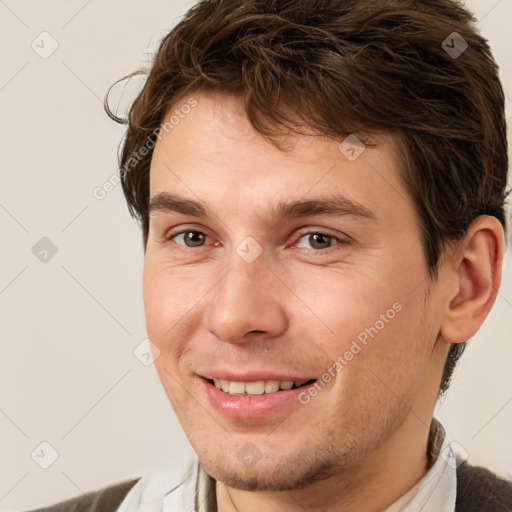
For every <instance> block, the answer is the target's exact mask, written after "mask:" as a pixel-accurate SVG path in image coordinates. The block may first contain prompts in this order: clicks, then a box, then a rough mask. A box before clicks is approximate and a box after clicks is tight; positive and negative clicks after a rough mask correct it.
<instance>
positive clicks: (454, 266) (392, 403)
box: [144, 93, 504, 512]
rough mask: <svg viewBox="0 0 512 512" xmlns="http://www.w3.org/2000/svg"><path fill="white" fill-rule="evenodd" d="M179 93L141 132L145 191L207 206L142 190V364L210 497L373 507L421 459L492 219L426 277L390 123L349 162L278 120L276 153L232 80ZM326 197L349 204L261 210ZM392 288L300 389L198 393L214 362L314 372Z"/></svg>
mask: <svg viewBox="0 0 512 512" xmlns="http://www.w3.org/2000/svg"><path fill="white" fill-rule="evenodd" d="M194 98H195V99H196V100H197V106H196V107H195V108H194V109H193V110H192V111H191V112H190V114H188V115H187V116H186V117H185V118H184V119H182V120H180V123H179V124H178V125H177V126H175V127H174V129H173V130H171V131H170V132H169V133H164V132H162V137H161V140H159V141H158V143H157V145H156V147H155V150H154V154H153V159H152V163H151V171H150V197H151V198H156V197H157V196H160V197H162V194H173V195H175V196H179V197H181V198H183V199H188V200H190V201H194V202H196V203H200V204H201V205H203V206H205V207H206V209H207V210H208V211H209V212H210V213H211V216H198V215H191V214H190V212H189V214H184V213H180V212H177V211H174V210H173V209H170V208H165V207H164V206H165V204H167V206H170V204H169V202H167V203H165V201H160V202H159V203H158V202H156V201H153V206H154V208H153V209H152V212H151V215H150V229H149V236H148V241H147V246H146V252H145V262H144V304H145V313H146V322H147V328H148V335H149V337H150V339H151V340H152V341H153V343H155V345H156V346H158V348H159V350H160V356H159V357H158V358H157V359H156V360H155V365H156V368H157V371H158V374H159V376H160V379H161V381H162V384H163V386H164V389H165V391H166V393H167V395H168V397H169V400H170V402H171V403H172V405H173V407H174V409H175V411H176V414H177V416H178V418H179V420H180V422H181V424H182V426H183V428H184V430H185V432H186V434H187V436H188V437H189V439H190V441H191V443H192V445H193V447H194V449H195V451H196V453H197V455H198V457H199V459H200V460H201V462H202V464H203V466H204V467H205V469H206V470H207V471H208V472H209V473H210V474H211V475H212V476H213V477H214V478H215V479H216V480H217V482H218V483H217V500H218V507H219V510H220V512H231V511H236V510H239V511H244V512H252V511H258V512H261V511H263V512H265V511H278V510H287V511H291V512H294V511H303V510H308V511H328V510H329V511H344V512H352V511H360V510H365V511H367V512H378V511H382V510H384V509H385V508H386V507H387V506H389V505H391V504H392V503H393V502H394V501H396V500H397V499H398V498H399V497H400V496H402V495H403V494H404V493H405V492H407V490H409V489H410V488H411V487H412V486H413V485H414V484H415V483H416V482H418V481H419V480H420V479H421V477H422V476H423V475H424V474H425V472H426V470H427V455H426V448H427V440H428V432H429V426H430V422H431V419H432V415H433V410H434V406H435V403H436V399H437V394H438V390H439V385H440V382H441V376H442V370H443V366H444V361H445V360H446V356H447V354H448V350H449V346H450V343H457V342H461V341H464V340H467V339H469V338H471V337H472V336H473V335H474V334H475V333H476V332H477V330H478V329H479V328H480V326H481V324H482V323H483V321H484V319H485V318H486V316H487V314H488V313H489V311H490V309H491V307H492V305H493V303H494V300H495V298H496V294H497V290H498V288H499V284H500V280H501V262H502V257H503V245H504V235H503V229H502V227H501V225H500V223H499V222H498V221H497V220H496V219H495V218H493V217H488V216H481V217H479V218H478V219H476V220H475V221H474V222H473V223H472V225H471V227H470V229H469V231H468V234H467V236H466V237H465V238H464V240H462V241H460V242H459V243H458V244H455V245H453V246H452V247H450V248H449V249H448V250H447V252H446V254H445V255H444V256H443V258H442V259H441V261H440V264H439V277H438V280H437V281H436V282H434V281H432V280H431V279H430V278H429V277H428V269H427V265H426V261H425V256H424V252H423V248H422V245H421V242H420V235H419V233H420V230H419V224H418V220H417V217H416V215H415V213H414V208H413V206H412V202H411V200H409V199H408V194H407V192H406V190H405V189H404V187H403V185H402V184H401V182H400V179H399V160H398V157H397V154H396V151H395V144H394V139H393V138H392V137H391V136H389V135H386V134H382V133H381V134H375V139H376V140H377V142H378V145H377V147H375V148H367V149H365V151H364V152H363V153H362V154H361V155H360V156H359V157H358V158H357V159H356V160H355V161H349V160H348V159H347V158H346V157H345V156H344V155H343V154H342V153H341V152H340V151H339V150H338V146H339V143H340V141H339V140H338V141H336V140H333V139H330V138H326V137H313V136H306V135H295V134H288V135H287V136H286V137H285V138H283V140H282V141H283V142H284V143H285V145H286V146H287V148H288V149H289V151H281V150H279V149H278V148H276V147H275V146H273V145H272V144H271V143H270V142H269V141H268V140H266V139H264V138H263V137H262V136H261V135H260V134H258V133H257V132H255V131H254V129H253V128H252V127H251V125H250V123H249V121H248V119H247V117H246V115H245V113H244V109H243V102H242V100H240V99H239V98H237V97H236V96H231V95H225V94H212V93H209V94H206V93H197V94H195V95H194ZM187 99H188V98H185V99H184V100H182V103H185V102H186V101H187ZM179 104H181V103H179V102H177V103H176V104H175V105H173V106H172V107H171V108H170V109H169V111H170V112H172V110H173V109H175V108H178V107H179ZM333 195H337V196H343V197H344V198H345V199H346V201H345V203H344V204H345V207H346V206H347V204H348V200H349V201H350V202H351V204H352V206H353V204H356V205H357V206H358V207H359V208H358V209H357V208H356V209H354V208H352V210H349V209H347V208H345V210H346V211H345V212H344V214H339V213H338V214H331V215H327V214H314V213H312V214H308V215H306V216H302V215H301V216H287V217H284V218H281V217H279V216H272V217H270V215H269V211H270V208H271V207H272V206H274V205H276V204H278V203H280V202H290V201H295V200H296V201H305V200H312V199H318V200H322V199H325V198H326V197H327V196H333ZM361 207H362V208H361ZM363 211H364V213H365V214H364V215H361V213H362V212H363ZM368 212H369V213H370V215H367V214H368ZM184 231H185V232H187V233H188V232H189V231H192V233H190V234H189V236H190V235H192V238H193V240H194V241H195V243H194V244H193V245H192V246H191V245H190V240H189V239H187V238H186V237H185V236H184V235H183V234H181V235H179V233H183V232H184ZM308 232H311V233H319V234H324V237H322V236H320V238H318V237H316V239H313V235H311V234H307V233H308ZM246 237H252V238H254V239H255V240H256V241H257V243H258V244H259V246H260V247H261V249H262V253H261V254H260V255H259V256H258V257H257V258H256V259H255V260H254V261H252V262H251V263H248V262H247V261H245V260H244V259H243V258H242V257H241V256H240V254H239V253H237V251H236V248H237V246H238V245H239V244H240V243H241V242H242V241H243V240H244V239H245V238H246ZM315 240H316V241H315ZM396 303H399V304H400V305H401V306H402V309H401V311H400V312H399V313H397V314H396V316H395V317H394V318H393V319H392V320H390V321H389V322H388V323H386V324H385V326H384V327H383V328H382V329H380V330H379V332H378V334H377V335H376V336H375V337H374V338H371V339H370V340H369V341H368V344H367V345H366V346H364V347H363V348H362V350H361V351H360V352H359V353H358V354H357V355H356V356H354V358H353V359H352V360H351V361H350V362H349V363H348V364H347V365H346V366H345V367H344V368H343V370H342V371H340V372H339V373H337V375H336V378H334V379H332V380H331V381H330V382H329V383H328V384H327V385H326V386H325V388H323V389H322V390H321V391H320V392H318V394H317V395H316V396H315V397H314V398H312V399H311V401H310V402H309V403H308V404H307V405H302V404H300V403H299V402H296V403H295V402H294V403H293V404H287V405H286V406H285V407H283V408H281V409H280V408H277V409H276V410H274V411H272V412H271V413H269V414H267V415H263V416H261V417H257V418H253V417H251V418H246V419H243V418H233V417H229V416H226V415H224V414H222V413H221V412H219V411H218V410H217V409H216V408H214V407H212V405H211V403H210V401H209V400H208V397H207V396H206V395H205V392H204V382H205V381H204V379H203V377H202V376H204V375H205V373H208V371H210V370H215V369H219V368H222V369H226V368H228V369H230V370H233V371H235V372H236V371H256V372H257V371H259V370H262V369H264V370H266V371H272V372H276V373H286V374H289V373H293V374H294V375H307V376H314V377H315V378H317V379H320V378H321V376H322V374H324V372H325V371H326V370H327V369H328V368H330V367H332V365H333V362H334V361H336V360H337V358H338V356H340V355H343V354H344V353H345V352H346V351H347V350H349V349H350V346H351V343H352V341H353V340H354V339H356V338H357V336H358V334H360V333H361V332H362V331H364V329H365V328H368V327H370V326H374V325H375V323H376V321H377V320H379V318H381V317H380V315H381V314H385V313H386V311H388V310H389V309H390V308H392V306H393V304H396ZM248 443H251V446H254V447H255V448H256V449H257V451H258V453H259V454H260V455H261V458H260V459H259V460H258V462H257V463H255V464H254V465H250V464H246V463H244V461H243V460H241V458H240V457H239V456H237V454H238V453H239V451H240V450H241V449H244V447H246V446H247V444H248ZM397 454H399V456H397Z"/></svg>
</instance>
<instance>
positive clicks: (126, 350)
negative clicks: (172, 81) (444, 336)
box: [0, 0, 512, 510]
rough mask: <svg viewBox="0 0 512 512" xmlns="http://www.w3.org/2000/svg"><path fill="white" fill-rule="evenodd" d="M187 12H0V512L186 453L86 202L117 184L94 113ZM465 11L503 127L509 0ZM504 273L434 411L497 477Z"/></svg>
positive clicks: (116, 221) (112, 219) (111, 244)
mask: <svg viewBox="0 0 512 512" xmlns="http://www.w3.org/2000/svg"><path fill="white" fill-rule="evenodd" d="M191 3H192V2H184V1H183V0H176V1H172V2H171V1H167V2H164V1H156V0H150V1H147V0H146V1H142V0H138V1H130V2H126V1H124V2H123V1H121V0H104V1H101V2H100V1H99V0H89V1H84V0H72V1H67V2H57V1H49V0H45V1H35V0H33V1H28V0H25V1H22V0H5V1H4V0H0V38H1V45H0V52H1V62H2V65H1V67H0V116H1V117H0V119H1V123H0V169H1V172H2V186H1V188H0V225H1V228H2V235H1V240H2V242H1V243H2V251H1V270H0V308H1V309H0V311H1V344H0V376H1V386H0V508H5V509H12V510H14V509H22V508H29V507H35V506H36V505H43V504H46V503H50V502H55V501H57V500H61V499H64V498H67V497H70V496H74V495H77V494H80V493H81V492H87V491H90V490H92V489H94V488H97V487H101V486H105V485H107V484H109V483H113V482H116V481H119V480H124V479H127V478H130V477H134V476H138V475H142V474H143V473H144V472H146V471H148V470H149V469H151V468H153V467H155V465H159V464H160V463H163V462H164V461H165V460H168V459H177V458H182V457H185V456H187V455H190V453H191V449H190V447H189V445H188V441H187V440H186V438H185V436H184V434H183V432H182V430H181V427H180V425H179V423H178V422H177V420H176V418H175V416H174V413H173V412H172V410H171V407H170V405H169V404H168V402H167V398H166V397H165V395H164V392H163V390H162V389H161V386H160V383H159V380H158V378H157V376H156V372H155V370H154V368H153V367H152V366H144V365H143V364H142V363H141V362H140V361H139V359H137V358H136V357H135V356H134V353H133V351H134V349H135V348H136V347H137V346H138V345H139V344H140V343H141V341H142V340H143V339H144V338H145V325H144V315H143V305H142V296H141V273H142V261H143V253H142V245H141V237H140V234H139V230H138V227H137V226H136V224H135V223H134V222H133V221H132V220H131V219H130V217H129V215H128V213H127V210H126V207H125V204H124V199H123V197H122V193H121V189H120V187H119V186H117V187H114V188H113V190H111V191H110V192H109V193H108V194H106V197H105V198H104V199H103V200H98V199H96V198H95V197H94V195H93V190H94V189H95V188H96V187H101V186H102V185H103V184H105V183H106V182H107V181H108V180H109V179H110V178H111V176H112V175H113V174H115V172H116V150H117V145H118V143H119V141H120V139H121V137H122V134H123V128H122V127H121V126H118V125H116V124H114V123H113V122H111V121H110V120H109V119H108V118H107V117H106V115H105V114H104V112H103V107H102V98H103V96H104V93H105V91H106V89H107V87H108V86H109V85H110V84H111V83H113V82H114V81H115V80H116V79H117V78H119V77H121V76H123V75H125V74H127V73H129V72H131V71H133V70H134V69H136V68H138V67H139V66H140V65H141V64H144V63H145V62H147V61H148V56H150V54H151V52H152V51H154V49H155V45H156V44H157V43H158V41H159V40H160V39H161V38H162V37H163V36H164V35H165V33H166V32H167V31H168V30H169V29H170V28H171V27H172V26H173V25H174V24H175V23H176V20H177V19H178V17H179V16H180V15H181V14H183V13H184V12H185V10H186V8H187V6H189V5H191ZM469 5H470V6H471V8H472V9H473V10H474V11H475V12H476V14H477V16H478V17H479V19H480V20H481V21H480V22H479V27H480V28H481V30H482V32H483V33H484V35H486V36H487V37H488V38H489V39H490V41H491V45H492V47H493V48H494V53H495V56H496V58H497V60H498V62H499V63H500V64H501V68H502V78H503V80H504V83H505V87H506V90H507V94H508V100H507V104H508V105H507V106H508V109H509V110H508V115H509V123H510V124H512V120H511V119H510V114H511V112H512V109H511V107H512V101H511V98H512V93H511V91H512V61H511V60H512V57H511V56H510V48H511V42H512V38H511V35H510V20H511V19H512V0H501V1H497V0H473V1H471V2H469ZM42 32H48V33H49V34H50V36H47V35H43V36H39V34H41V33H42ZM439 38H440V41H442V40H443V39H444V35H443V34H440V35H439ZM32 41H35V42H34V47H35V48H36V49H37V51H38V52H39V53H36V51H35V49H33V48H32V47H31V43H32ZM53 41H56V43H55V42H53ZM52 44H54V45H55V44H58V48H57V50H56V51H55V52H54V53H53V54H52V55H50V56H48V57H47V58H42V57H41V56H40V53H43V52H49V50H51V49H52ZM136 88H137V84H132V86H130V87H128V88H127V90H126V92H125V95H124V100H123V101H124V103H125V104H127V102H128V101H129V99H130V97H133V94H134V92H135V91H136ZM107 187H108V186H107ZM509 216H510V213H509ZM43 237H47V238H49V239H50V240H51V242H52V243H53V244H54V246H55V247H56V248H57V251H58V252H57V253H56V254H55V255H53V256H52V253H51V250H50V252H49V253H48V255H47V256H46V257H47V259H48V261H47V262H46V263H44V262H41V261H40V260H39V259H38V258H37V257H36V255H34V254H33V252H32V248H33V247H34V245H35V244H36V243H38V242H39V241H40V239H41V238H43ZM39 243H40V244H43V245H42V246H41V247H39V246H37V247H39V249H38V250H39V251H44V250H48V247H47V246H45V245H44V244H45V243H47V242H44V241H43V242H39ZM36 252H37V251H36ZM39 256H40V257H43V256H44V253H41V254H40V255H39ZM511 261H512V260H511V258H510V255H509V256H508V259H507V262H506V265H505V274H504V284H503V286H502V288H501V290H500V296H499V298H498V300H497V304H496V306H495V308H494V310H493V312H492V314H491V315H490V318H489V319H488V321H487V322H486V323H485V325H484V327H483V329H482V330H481V332H480V333H479V335H478V336H477V337H476V338H475V339H474V341H472V342H471V346H470V348H469V349H468V351H467V352H466V354H465V355H464V358H463V362H462V365H461V367H460V369H459V371H458V373H457V376H456V380H455V382H454V384H453V386H452V389H451V391H450V392H449V395H448V397H447V399H446V400H445V402H444V404H442V405H441V407H440V408H439V411H438V417H439V418H440V419H441V420H442V421H443V422H444V424H445V426H446V427H447V430H448V432H449V434H450V436H451V439H452V440H453V441H456V442H458V443H459V444H460V445H461V446H462V447H463V448H464V449H465V450H467V452H468V453H469V458H470V460H471V461H472V462H474V463H481V464H486V465H489V466H491V467H492V468H494V469H495V470H496V471H499V472H500V473H501V474H503V475H506V476H507V475H508V477H509V478H512V437H511V436H510V432H511V427H512V386H511V384H512V376H511V372H510V366H511V361H512V345H511V343H510V338H511V331H510V317H511V316H512V279H511V277H512V263H511ZM41 442H47V443H50V445H51V446H52V447H54V449H55V450H56V451H57V452H58V453H59V457H58V459H57V460H56V461H55V463H53V464H52V465H51V466H50V467H49V468H48V469H42V468H41V467H40V466H39V465H38V464H36V462H35V461H34V460H33V459H32V457H31V454H32V453H33V452H34V450H35V455H34V458H35V459H36V460H38V461H39V463H43V464H44V463H45V462H48V461H49V460H50V459H49V458H48V457H49V456H51V449H50V448H48V447H45V445H43V446H41V445H40V443H41ZM41 450H42V451H41ZM42 453H44V456H43V455H41V454H42ZM37 454H39V458H38V456H37Z"/></svg>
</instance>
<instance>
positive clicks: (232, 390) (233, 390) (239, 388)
mask: <svg viewBox="0 0 512 512" xmlns="http://www.w3.org/2000/svg"><path fill="white" fill-rule="evenodd" d="M228 393H229V394H230V395H243V394H244V393H245V382H234V381H231V382H230V383H229V391H228Z"/></svg>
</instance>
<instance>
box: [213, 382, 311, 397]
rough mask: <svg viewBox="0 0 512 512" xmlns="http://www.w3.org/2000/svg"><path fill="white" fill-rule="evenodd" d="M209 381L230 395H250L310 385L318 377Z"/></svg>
mask: <svg viewBox="0 0 512 512" xmlns="http://www.w3.org/2000/svg"><path fill="white" fill-rule="evenodd" d="M208 382H210V384H212V385H213V386H215V387H216V388H217V389H219V390H221V391H223V392H224V393H227V394H228V395H249V396H257V395H263V394H272V393H279V392H281V391H289V390H290V389H298V388H302V387H306V386H309V385H311V384H313V383H314V382H316V379H310V380H308V381H304V380H296V381H277V380H259V381H256V382H238V381H229V380H224V379H210V380H209V381H208Z"/></svg>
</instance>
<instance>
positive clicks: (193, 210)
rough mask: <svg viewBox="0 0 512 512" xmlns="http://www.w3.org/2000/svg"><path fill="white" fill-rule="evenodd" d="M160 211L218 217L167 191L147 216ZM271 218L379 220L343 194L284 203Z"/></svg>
mask: <svg viewBox="0 0 512 512" xmlns="http://www.w3.org/2000/svg"><path fill="white" fill-rule="evenodd" d="M159 211H174V212H177V213H181V214H183V215H191V216H193V217H201V218H208V217H212V218H213V217H216V215H215V214H214V213H213V212H212V211H211V210H210V209H209V208H208V207H207V206H206V205H205V204H202V203H199V202H196V201H193V200H191V199H186V198H183V197H180V196H178V195H175V194H170V193H168V192H161V193H159V194H157V195H156V196H154V197H152V198H151V199H150V200H149V206H148V214H150V215H151V214H154V213H156V212H159ZM264 215H266V216H267V217H268V218H270V219H284V218H287V217H308V216H312V215H333V216H346V215H351V216H354V217H360V218H364V219H371V220H377V219H376V217H375V215H374V213H373V212H372V211H371V210H369V209H368V208H367V207H366V206H364V205H362V204H361V203H358V202H357V201H354V200H352V199H350V198H348V197H346V196H343V195H329V196H326V197H317V198H312V199H306V200H303V199H299V200H293V201H285V202H281V203H278V204H275V205H271V206H269V207H267V208H266V210H265V211H264Z"/></svg>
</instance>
